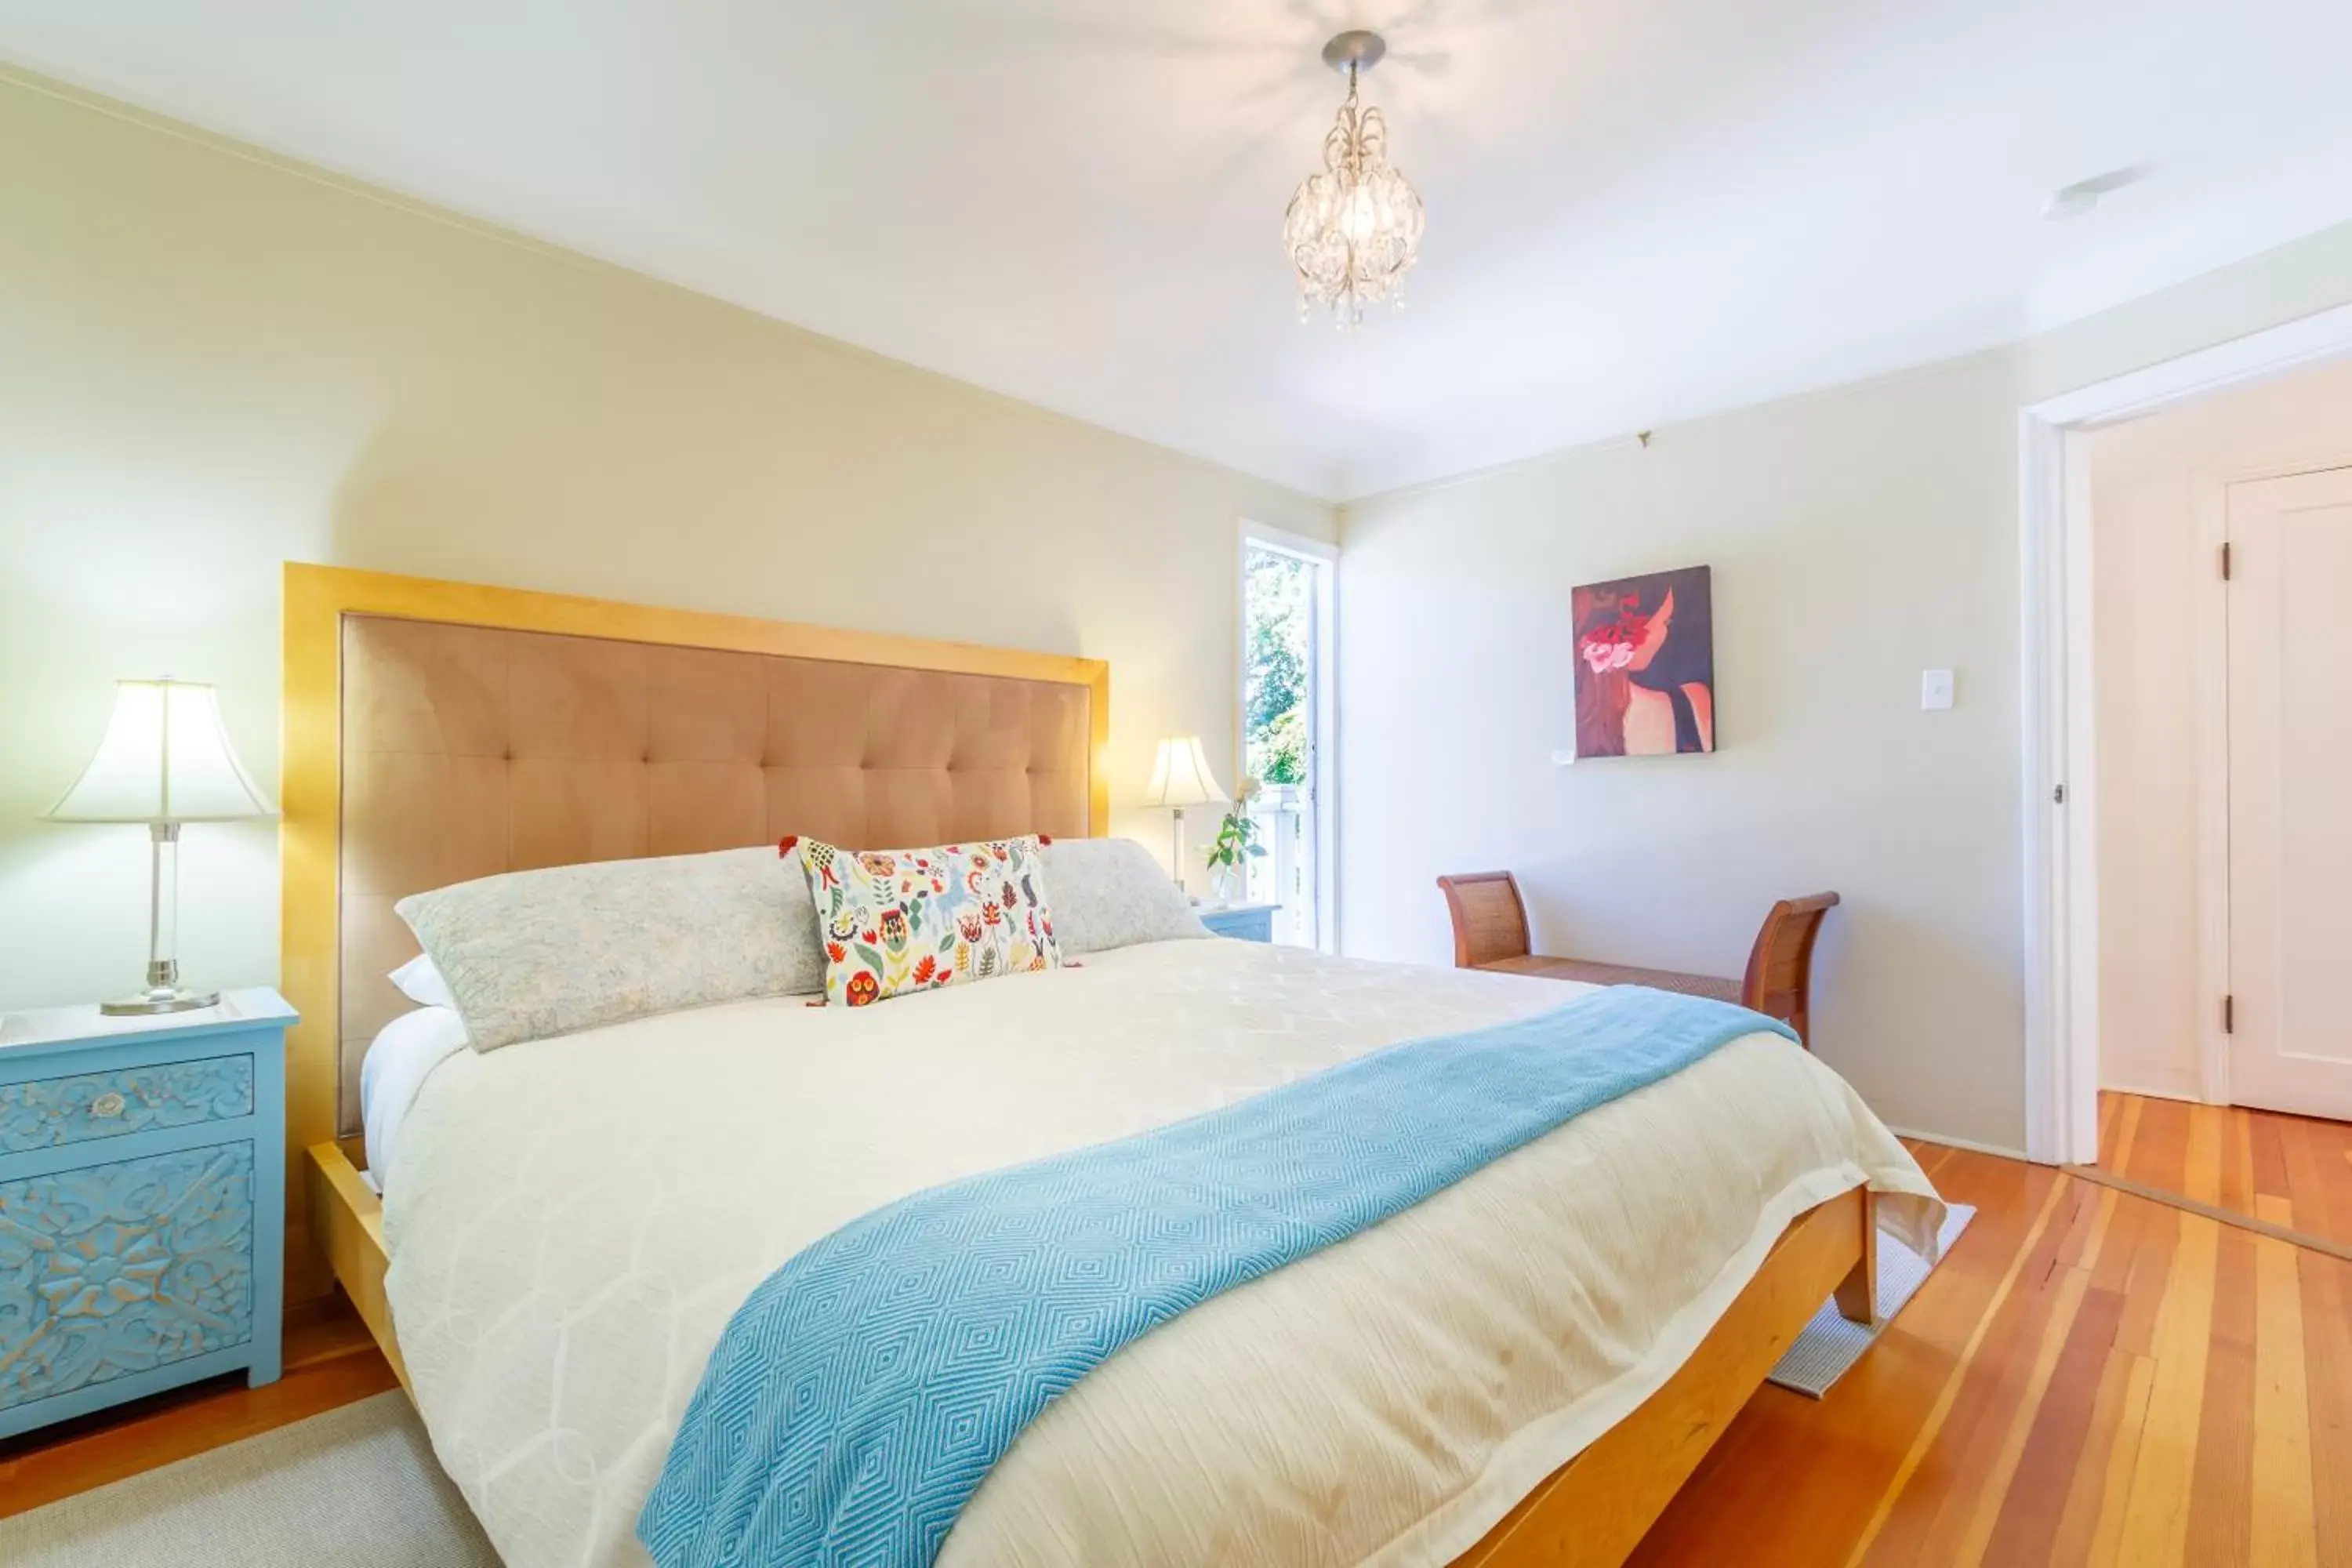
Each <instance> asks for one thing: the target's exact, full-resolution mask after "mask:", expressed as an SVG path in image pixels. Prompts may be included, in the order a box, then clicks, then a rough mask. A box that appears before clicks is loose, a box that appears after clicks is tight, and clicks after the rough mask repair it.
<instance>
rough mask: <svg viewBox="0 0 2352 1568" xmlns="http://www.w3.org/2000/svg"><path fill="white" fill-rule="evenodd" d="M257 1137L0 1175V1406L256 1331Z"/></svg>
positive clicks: (233, 1341)
mask: <svg viewBox="0 0 2352 1568" xmlns="http://www.w3.org/2000/svg"><path fill="white" fill-rule="evenodd" d="M253 1284H254V1281H253V1145H252V1144H251V1143H227V1144H222V1145H219V1146H217V1147H214V1148H209V1149H184V1150H181V1151H179V1152H175V1153H170V1154H152V1155H149V1156H147V1157H146V1158H144V1159H138V1160H122V1161H118V1162H116V1163H112V1164H106V1165H91V1166H88V1167H85V1168H84V1169H82V1170H79V1171H62V1172H59V1173H57V1174H55V1175H48V1176H34V1177H29V1178H27V1179H26V1180H22V1181H15V1182H0V1410H5V1409H6V1408H8V1407H10V1406H12V1405H23V1404H26V1403H28V1402H30V1401H32V1400H36V1399H47V1398H49V1397H51V1396H53V1395H56V1394H69V1393H71V1392H72V1391H74V1390H75V1389H78V1388H86V1387H89V1385H91V1384H100V1383H104V1382H106V1381H108V1380H109V1379H111V1378H117V1377H124V1376H128V1375H130V1374H131V1373H140V1372H146V1371H149V1370H151V1369H152V1368H155V1367H159V1366H166V1365H169V1364H171V1363H173V1362H181V1361H186V1360H188V1359H190V1358H191V1357H194V1356H200V1355H207V1354H210V1353H211V1352H214V1351H221V1350H227V1349H229V1348H231V1347H233V1346H236V1345H240V1344H243V1343H245V1342H247V1340H249V1339H251V1338H252V1336H253Z"/></svg>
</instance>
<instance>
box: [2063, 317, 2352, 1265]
mask: <svg viewBox="0 0 2352 1568" xmlns="http://www.w3.org/2000/svg"><path fill="white" fill-rule="evenodd" d="M2069 458H2070V466H2071V465H2074V464H2079V467H2080V468H2081V470H2082V474H2081V478H2082V481H2083V482H2084V485H2085V486H2086V490H2087V494H2086V497H2085V498H2084V499H2085V500H2086V502H2087V520H2088V544H2089V551H2088V563H2089V574H2088V576H2089V593H2088V604H2087V609H2088V612H2089V616H2088V619H2089V626H2090V637H2089V642H2090V648H2089V653H2090V660H2089V675H2090V691H2089V699H2090V700H2089V703H2088V708H2089V712H2090V715H2091V720H2092V722H2091V729H2092V731H2093V735H2092V739H2093V745H2094V752H2095V755H2094V759H2093V760H2094V768H2093V772H2092V776H2093V777H2094V778H2095V781H2096V787H2095V792H2094V793H2093V794H2092V795H2091V796H2090V797H2089V799H2088V800H2086V801H2085V803H2084V804H2085V805H2087V806H2088V808H2089V809H2090V811H2091V813H2092V815H2093V818H2094V820H2093V821H2092V823H2091V824H2090V826H2091V831H2092V833H2093V835H2094V837H2095V843H2096V844H2097V846H2098V847H2100V850H2101V852H2100V853H2099V854H2097V855H2096V856H2095V858H2094V859H2093V860H2092V862H2091V864H2092V866H2093V868H2094V871H2093V880H2094V882H2095V889H2094V892H2095V907H2094V909H2093V910H2092V911H2091V912H2092V915H2093V918H2094V921H2095V936H2094V941H2095V947H2094V951H2095V963H2096V975H2095V979H2096V992H2095V994H2096V998H2097V1004H2096V1041H2097V1058H2098V1078H2097V1086H2098V1096H2097V1103H2098V1117H2099V1126H2098V1132H2099V1136H2098V1152H2097V1156H2096V1164H2097V1166H2098V1167H2099V1169H2100V1170H2102V1171H2103V1172H2105V1173H2108V1174H2110V1175H2114V1176H2116V1177H2120V1178H2122V1179H2124V1180H2126V1181H2128V1182H2132V1183H2137V1184H2141V1185H2144V1186H2146V1187H2148V1188H2150V1189H2152V1190H2156V1191H2160V1192H2165V1193H2168V1194H2175V1195H2177V1196H2179V1197H2180V1198H2183V1199H2186V1200H2188V1201H2189V1202H2191V1203H2198V1204H2203V1205H2210V1206H2213V1207H2216V1208H2219V1209H2221V1210H2224V1211H2228V1212H2231V1213H2234V1214H2239V1215H2248V1216H2252V1217H2255V1218H2258V1219H2263V1220H2267V1221H2271V1222H2273V1223H2276V1224H2279V1225H2282V1226H2286V1227H2288V1228H2291V1229H2294V1230H2296V1231H2299V1232H2303V1233H2305V1234H2309V1235H2315V1236H2319V1237H2323V1238H2325V1239H2326V1240H2329V1241H2332V1242H2335V1243H2336V1244H2338V1245H2352V1211H2346V1210H2344V1209H2343V1208H2342V1206H2341V1205H2343V1204H2344V1202H2345V1200H2346V1198H2347V1196H2352V1164H2347V1156H2352V1022H2347V1017H2352V1015H2347V1013H2346V1012H2345V1010H2344V1009H2343V1007H2342V1005H2341V1003H2340V1000H2339V998H2338V994H2337V992H2336V984H2337V971H2338V970H2339V968H2340V966H2341V963H2342V959H2341V956H2340V955H2341V954H2342V953H2343V952H2345V951H2347V943H2352V898H2347V895H2346V891H2345V889H2347V888H2352V813H2347V811H2346V810H2345V809H2344V805H2343V803H2344V802H2345V801H2347V800H2352V616H2347V615H2346V613H2345V609H2344V606H2345V605H2347V604H2352V360H2338V361H2334V362H2330V363H2321V364H2317V365H2312V366H2308V367H2305V368H2302V369H2298V370H2295V371H2292V372H2289V373H2287V374H2281V375H2278V376H2275V377H2273V378H2271V379H2267V380H2263V381H2261V382H2258V383H2253V384H2244V385H2239V386H2233V387H2229V388H2225V389H2222V390H2220V391H2216V392H2212V393H2210V394H2208V395H2204V396H2200V397H2197V398H2195V399H2192V400H2189V401H2186V402H2182V403H2179V404H2175V405H2170V406H2168V407H2165V408H2163V409H2160V410H2158V411H2156V412H2154V413H2151V414H2147V415H2145V416H2140V417H2137V418H2133V419H2128V420H2124V421H2120V422H2116V423H2113V424H2109V425H2105V426H2101V427H2098V428H2095V429H2092V430H2088V431H2085V432H2084V433H2082V434H2080V435H2079V436H2077V437H2075V438H2074V447H2073V448H2072V449H2071V450H2070V454H2069ZM2323 1178H2325V1179H2323ZM2338 1230H2342V1231H2343V1232H2344V1234H2340V1235H2339V1234H2336V1232H2337V1231H2338Z"/></svg>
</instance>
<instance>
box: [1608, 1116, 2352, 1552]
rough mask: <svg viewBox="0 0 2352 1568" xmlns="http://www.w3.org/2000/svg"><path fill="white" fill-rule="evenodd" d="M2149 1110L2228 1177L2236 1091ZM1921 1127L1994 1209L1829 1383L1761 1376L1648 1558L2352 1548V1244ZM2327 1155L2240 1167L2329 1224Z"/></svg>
mask: <svg viewBox="0 0 2352 1568" xmlns="http://www.w3.org/2000/svg"><path fill="white" fill-rule="evenodd" d="M2128 1109H2129V1108H2128V1106H2119V1107H2118V1108H2117V1110H2118V1114H2121V1113H2123V1112H2124V1111H2126V1110H2128ZM2184 1109H2185V1108H2184ZM2288 1120H2292V1119H2288ZM2143 1128H2144V1129H2145V1130H2148V1131H2155V1132H2156V1134H2157V1136H2158V1138H2159V1139H2160V1140H2162V1141H2163V1142H2165V1143H2166V1144H2167V1145H2168V1147H2167V1148H2165V1149H2164V1150H2162V1151H2159V1152H2158V1154H2157V1155H2156V1156H2155V1157H2158V1158H2161V1159H2163V1160H2166V1161H2169V1162H2173V1163H2176V1164H2177V1165H2178V1167H2179V1170H2180V1171H2181V1172H2182V1173H2183V1179H2184V1181H2186V1182H2188V1183H2189V1184H2191V1186H2192V1188H2193V1191H2194V1192H2195V1193H2207V1192H2219V1191H2220V1190H2221V1187H2222V1185H2223V1177H2222V1165H2223V1163H2224V1157H2225V1155H2226V1153H2227V1152H2228V1149H2229V1147H2230V1140H2229V1139H2228V1138H2227V1137H2226V1136H2224V1135H2222V1134H2223V1133H2225V1132H2226V1123H2225V1122H2224V1121H2222V1120H2221V1119H2219V1118H2207V1119H2192V1118H2189V1117H2185V1116H2184V1117H2180V1118H2178V1119H2177V1121H2176V1119H2173V1118H2170V1117H2168V1116H2159V1117H2156V1118H2152V1119H2148V1120H2147V1121H2144V1123H2143ZM1913 1152H1915V1153H1916V1154H1918V1156H1919V1158H1920V1163H1921V1164H1922V1165H1923V1166H1924V1167H1926V1168H1927V1172H1928V1173H1929V1175H1930V1176H1931V1177H1932V1178H1933V1180H1934V1181H1935V1182H1936V1184H1937V1187H1938V1188H1939V1189H1940V1190H1941V1191H1942V1192H1943V1193H1944V1194H1945V1195H1946V1196H1947V1197H1948V1198H1949V1199H1950V1200H1952V1201H1954V1202H1958V1203H1968V1204H1974V1205H1977V1206H1978V1215H1977V1220H1976V1223H1975V1224H1974V1225H1973V1226H1970V1227H1969V1231H1968V1234H1967V1235H1966V1236H1964V1237H1962V1238H1961V1240H1960V1242H1959V1244H1958V1246H1957V1247H1954V1248H1953V1251H1952V1256H1951V1257H1950V1258H1948V1260H1947V1261H1946V1262H1945V1263H1944V1265H1943V1266H1942V1267H1941V1268H1938V1269H1937V1271H1936V1273H1935V1275H1934V1276H1933V1277H1932V1278H1931V1279H1929V1280H1928V1282H1927V1286H1926V1287H1925V1288H1923V1289H1921V1290H1920V1292H1919V1294H1918V1295H1917V1296H1916V1298H1914V1299H1913V1300H1912V1302H1911V1304H1910V1305H1909V1306H1908V1307H1906V1309H1905V1310H1904V1311H1903V1314H1902V1316H1900V1317H1899V1318H1897V1319H1896V1320H1895V1322H1894V1324H1893V1325H1891V1326H1890V1327H1889V1328H1888V1329H1887V1331H1885V1334H1883V1335H1882V1336H1881V1338H1880V1340H1879V1342H1878V1343H1877V1344H1876V1345H1875V1346H1874V1347H1873V1349H1872V1350H1871V1352H1870V1353H1869V1354H1868V1355H1866V1356H1865V1357H1864V1358H1863V1360H1862V1362H1861V1363H1860V1364H1858V1365H1857V1366H1856V1367H1855V1368H1854V1370H1853V1372H1852V1373H1848V1374H1847V1376H1846V1377H1845V1378H1844V1380H1843V1381H1842V1382H1841V1383H1839V1384H1838V1385H1837V1386H1836V1387H1835V1388H1833V1389H1832V1390H1831V1391H1830V1394H1829V1397H1828V1398H1826V1399H1823V1400H1822V1401H1820V1402H1819V1403H1818V1404H1816V1403H1813V1402H1811V1401H1807V1400H1804V1399H1801V1398H1799V1397H1797V1396H1794V1395H1790V1394H1784V1393H1782V1391H1780V1390H1777V1389H1771V1388H1767V1389H1765V1390H1762V1391H1761V1392H1760V1393H1759V1394H1758V1395H1757V1397H1756V1398H1755V1399H1753V1400H1751V1401H1750V1402H1749V1404H1748V1408H1747V1409H1746V1410H1744V1411H1743V1412H1741V1414H1740V1417H1739V1419H1738V1421H1737V1422H1735V1423H1734V1424H1733V1426H1732V1427H1731V1430H1730V1431H1729V1432H1727V1433H1726V1434H1725V1436H1724V1438H1723V1441H1722V1442H1720V1443H1719V1444H1717V1447H1716V1448H1715V1450H1714V1452H1713V1453H1711V1454H1710V1455H1709V1456H1708V1457H1707V1459H1706V1463H1705V1464H1704V1465H1702V1466H1701V1468H1700V1469H1699V1472H1698V1474H1697V1475H1696V1476H1695V1477H1694V1478H1693V1479H1692V1480H1691V1483H1690V1484H1689V1485H1688V1486H1687V1487H1685V1489H1683V1492H1682V1494H1681V1495H1680V1496H1678V1497H1677V1498H1676V1499H1675V1502H1674V1504H1673V1505H1672V1506H1671V1507H1670V1508H1669V1509H1668V1510H1667V1511H1666V1513H1665V1515H1664V1518H1662V1519H1661V1520H1660V1521H1658V1523H1657V1525H1656V1526H1655V1527H1654V1528H1653V1529H1652V1531H1650V1534H1649V1536H1648V1538H1647V1539H1646V1540H1644V1541H1643V1543H1642V1548H1641V1550H1640V1551H1639V1552H1637V1553H1636V1554H1635V1556H1634V1557H1633V1562H1634V1563H1640V1564H1643V1565H1645V1568H1661V1565H1664V1564H1676V1565H1681V1564H1693V1565H1696V1564H1702V1563H1706V1564H1714V1563H1741V1564H1755V1565H1758V1568H1765V1565H1776V1564H1785V1565H1790V1568H1794V1565H1799V1564H1802V1565H1806V1568H1811V1565H1813V1564H1824V1565H1838V1564H1843V1565H1844V1568H1863V1565H1870V1568H1894V1565H1896V1564H1901V1565H1904V1568H1911V1565H1915V1564H1916V1565H1922V1568H1925V1565H1937V1568H1942V1565H1947V1564H1951V1565H1974V1564H1990V1565H1995V1568H2009V1565H2011V1564H2039V1563H2056V1564H2066V1565H2069V1568H2071V1565H2074V1564H2098V1565H2101V1568H2105V1565H2107V1564H2116V1565H2120V1568H2168V1565H2171V1564H2180V1565H2182V1568H2208V1565H2209V1564H2210V1565H2213V1568H2227V1565H2230V1564H2240V1563H2243V1564H2262V1565H2263V1568H2269V1565H2272V1564H2278V1565H2282V1568H2284V1565H2288V1564H2309V1565H2314V1568H2316V1565H2321V1564H2352V1496H2347V1491H2352V1488H2347V1484H2346V1483H2347V1479H2352V1264H2347V1263H2344V1262H2342V1261H2340V1260H2338V1259H2336V1258H2330V1257H2327V1256H2326V1255H2325V1254H2321V1253H2316V1252H2313V1251H2309V1250H2306V1249H2303V1248H2298V1247H2293V1246H2290V1245H2288V1244H2287V1243H2285V1242H2282V1241H2274V1240H2271V1239H2269V1238H2267V1237H2256V1236H2253V1235H2252V1234H2250V1233H2248V1232H2246V1231H2242V1230H2239V1229H2237V1228H2235V1227H2233V1226H2225V1225H2221V1224H2219V1223H2217V1222H2215V1221H2213V1220H2210V1219H2207V1218H2203V1217H2200V1216H2199V1215H2192V1214H2188V1213H2184V1212H2183V1211H2181V1210H2179V1209H2176V1208H2172V1207H2169V1206H2167V1205H2161V1204H2157V1203H2151V1202H2148V1201H2147V1200H2144V1199H2140V1198H2137V1197H2133V1196H2131V1195H2129V1194H2123V1193H2118V1192H2115V1191H2113V1190H2111V1189H2108V1188H2105V1187H2101V1186H2096V1185H2094V1184H2091V1183H2088V1182H2084V1181H2080V1180H2077V1179H2075V1178H2074V1177H2071V1176H2068V1175H2066V1174H2064V1173H2062V1172H2059V1171H2055V1170H2052V1169H2048V1168H2046V1167H2041V1166H2032V1165H2025V1164H2021V1163H2017V1162H2015V1161H2011V1160H2001V1159H1996V1158H1992V1157H1990V1156H1987V1155H1981V1154H1973V1153H1969V1152H1964V1151H1959V1150H1951V1149H1939V1148H1937V1147H1934V1146H1932V1145H1926V1144H1915V1145H1914V1146H1913ZM2324 1170H2326V1167H2324V1166H2322V1167H2317V1168H2316V1169H2315V1171H2314V1172H2313V1174H2314V1176H2315V1178H2317V1177H2318V1175H2319V1173H2320V1172H2321V1171H2324ZM2329 1175H2330V1177H2331V1178H2332V1179H2315V1180H2314V1181H2313V1182H2312V1183H2311V1184H2308V1185H2306V1186H2305V1187H2304V1188H2302V1189H2300V1190H2299V1191H2298V1193H2297V1194H2295V1195H2294V1196H2288V1195H2285V1194H2265V1193H2264V1192H2263V1191H2262V1190H2261V1189H2260V1187H2259V1186H2256V1185H2248V1186H2247V1187H2246V1188H2245V1189H2244V1190H2245V1191H2246V1192H2247V1193H2249V1194H2252V1198H2251V1200H2250V1201H2252V1203H2253V1204H2255V1205H2258V1207H2259V1209H2260V1212H2259V1213H2258V1215H2257V1217H2261V1218H2265V1219H2270V1220H2272V1221H2273V1222H2274V1223H2278V1224H2283V1225H2289V1226H2294V1228H2298V1229H2312V1228H2315V1224H2316V1221H2317V1219H2318V1218H2319V1216H2320V1215H2323V1214H2324V1215H2326V1216H2328V1217H2330V1218H2332V1219H2343V1218H2352V1212H2347V1211H2352V1167H2347V1168H2346V1169H2345V1170H2344V1171H2342V1172H2341V1173H2329Z"/></svg>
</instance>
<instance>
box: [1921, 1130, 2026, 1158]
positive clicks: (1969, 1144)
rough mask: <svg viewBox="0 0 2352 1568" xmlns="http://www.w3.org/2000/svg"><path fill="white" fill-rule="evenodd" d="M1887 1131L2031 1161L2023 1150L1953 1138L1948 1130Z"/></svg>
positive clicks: (1995, 1156)
mask: <svg viewBox="0 0 2352 1568" xmlns="http://www.w3.org/2000/svg"><path fill="white" fill-rule="evenodd" d="M1887 1131H1889V1132H1892V1133H1894V1134H1895V1136H1896V1137H1897V1138H1916V1139H1917V1140H1918V1141H1919V1142H1922V1143H1940V1144H1942V1145H1943V1146H1944V1147H1945V1148H1947V1149H1965V1150H1967V1151H1968V1152H1969V1153H1971V1154H1990V1155H1992V1156H1993V1157H1994V1158H1996V1159H2000V1160H2023V1161H2025V1163H2028V1164H2032V1163H2033V1162H2032V1160H2030V1159H2027V1157H2026V1152H2025V1151H2024V1150H2022V1149H2009V1148H2004V1147H2003V1146H2001V1145H2000V1144H1999V1143H1979V1142H1977V1141H1976V1140H1975V1139H1973V1138H1955V1137H1953V1136H1952V1135H1951V1134H1950V1133H1948V1132H1922V1131H1919V1130H1918V1129H1917V1128H1916V1127H1889V1128H1887Z"/></svg>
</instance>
